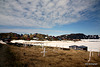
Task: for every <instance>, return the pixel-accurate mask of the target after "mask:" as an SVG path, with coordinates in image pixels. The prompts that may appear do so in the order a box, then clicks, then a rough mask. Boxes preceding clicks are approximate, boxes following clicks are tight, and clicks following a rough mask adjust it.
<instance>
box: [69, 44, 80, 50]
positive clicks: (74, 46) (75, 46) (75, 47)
mask: <svg viewBox="0 0 100 67" xmlns="http://www.w3.org/2000/svg"><path fill="white" fill-rule="evenodd" d="M69 48H70V49H75V50H77V49H78V46H77V45H73V46H69Z"/></svg>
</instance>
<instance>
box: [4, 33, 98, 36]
mask: <svg viewBox="0 0 100 67" xmlns="http://www.w3.org/2000/svg"><path fill="white" fill-rule="evenodd" d="M2 33H16V34H19V35H21V34H23V35H24V34H29V35H30V34H36V33H17V32H2ZM37 34H43V33H37ZM70 34H84V33H70ZM70 34H61V35H70ZM44 35H48V36H61V35H49V34H44ZM84 35H97V34H84ZM98 36H100V35H98Z"/></svg>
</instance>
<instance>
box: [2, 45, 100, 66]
mask: <svg viewBox="0 0 100 67" xmlns="http://www.w3.org/2000/svg"><path fill="white" fill-rule="evenodd" d="M5 47H6V46H5ZM8 47H9V48H10V49H9V51H10V52H6V53H7V55H8V57H9V59H11V56H12V57H14V58H15V59H14V58H12V59H11V60H12V61H9V59H8V61H9V62H10V65H11V66H12V65H14V66H16V67H85V66H86V65H85V63H87V61H88V54H89V52H86V51H80V50H61V49H60V50H59V49H58V48H53V49H52V48H48V47H46V51H47V53H46V56H45V57H43V54H42V53H41V51H43V49H42V48H41V47H39V46H34V47H17V46H11V45H9V46H8ZM0 50H1V48H0ZM7 50H8V49H7ZM3 51H6V50H4V49H3ZM0 53H1V51H0ZM11 53H12V54H11ZM1 54H2V53H1ZM1 54H0V55H1ZM3 54H5V52H3ZM9 54H10V55H9ZM2 57H3V56H2ZM2 57H1V56H0V59H1V58H2ZM5 57H7V56H6V55H5ZM3 60H4V59H3ZM3 60H2V61H3ZM13 60H15V61H13ZM6 62H7V61H6ZM0 63H2V66H5V64H4V61H3V62H1V61H0ZM90 63H98V66H93V67H100V57H98V56H97V53H96V52H95V53H94V56H93V57H92V60H91V61H90ZM8 65H9V63H8Z"/></svg>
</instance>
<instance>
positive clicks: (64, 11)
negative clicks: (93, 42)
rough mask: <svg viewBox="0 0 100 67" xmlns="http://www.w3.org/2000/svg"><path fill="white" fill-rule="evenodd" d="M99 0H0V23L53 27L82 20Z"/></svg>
mask: <svg viewBox="0 0 100 67" xmlns="http://www.w3.org/2000/svg"><path fill="white" fill-rule="evenodd" d="M98 1H99V0H24V1H23V0H0V25H11V26H27V27H30V26H31V27H40V28H52V27H53V26H55V25H56V24H59V25H64V24H69V23H74V22H77V21H79V20H81V19H82V18H83V17H84V16H85V13H84V14H80V12H85V11H89V10H93V8H92V6H93V5H95V4H96V3H97V2H98Z"/></svg>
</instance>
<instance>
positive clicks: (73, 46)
mask: <svg viewBox="0 0 100 67" xmlns="http://www.w3.org/2000/svg"><path fill="white" fill-rule="evenodd" d="M69 48H70V49H74V50H86V51H87V49H88V48H87V47H86V46H83V45H82V46H77V45H72V46H69Z"/></svg>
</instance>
